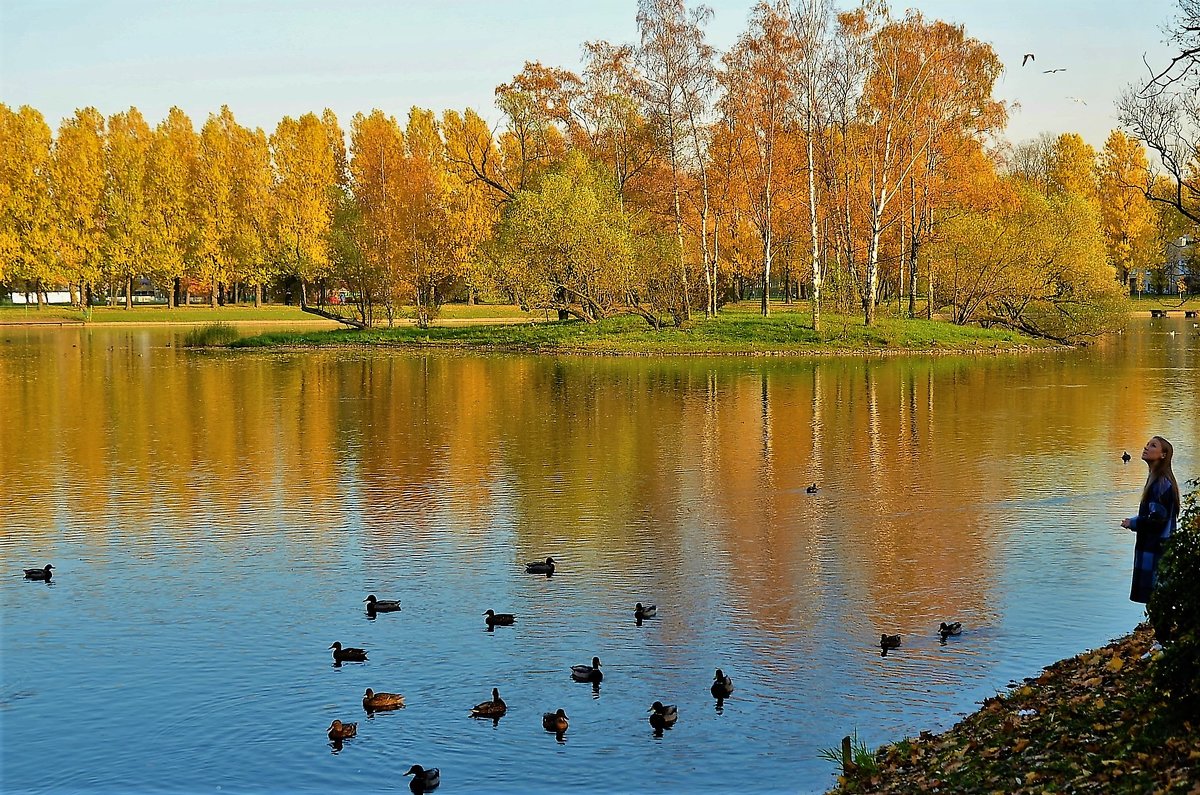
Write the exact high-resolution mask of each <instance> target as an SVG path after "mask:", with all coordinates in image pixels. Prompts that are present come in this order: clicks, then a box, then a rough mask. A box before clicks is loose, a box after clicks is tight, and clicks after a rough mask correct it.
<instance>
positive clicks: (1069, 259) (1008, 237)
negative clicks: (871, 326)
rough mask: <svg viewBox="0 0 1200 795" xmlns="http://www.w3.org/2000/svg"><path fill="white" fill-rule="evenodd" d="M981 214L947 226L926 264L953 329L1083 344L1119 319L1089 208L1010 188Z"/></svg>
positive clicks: (1095, 217)
mask: <svg viewBox="0 0 1200 795" xmlns="http://www.w3.org/2000/svg"><path fill="white" fill-rule="evenodd" d="M1007 191H1008V192H1009V195H1010V196H1011V198H1010V199H1009V200H1008V201H1006V202H1005V203H1004V204H1003V205H1001V206H998V207H995V208H992V209H991V210H990V211H988V212H973V213H967V214H963V215H960V216H957V217H955V218H953V219H950V220H947V221H946V222H945V223H944V224H943V229H942V232H941V234H940V235H939V237H938V239H937V240H935V241H933V242H932V243H931V245H930V252H929V254H930V256H933V257H937V258H938V260H939V262H940V263H941V268H942V272H943V274H944V279H943V280H944V283H945V285H946V293H947V299H948V301H949V303H950V305H951V308H952V310H953V319H954V322H956V323H967V322H971V321H977V320H983V321H986V322H989V323H995V324H1003V325H1006V326H1010V327H1012V328H1015V329H1018V330H1020V331H1023V332H1026V333H1029V334H1033V335H1035V336H1040V337H1047V338H1050V339H1054V340H1057V341H1061V342H1071V343H1076V342H1083V341H1086V340H1088V339H1090V338H1094V337H1096V336H1099V335H1100V334H1102V333H1104V332H1106V331H1109V330H1111V329H1112V328H1113V327H1114V326H1115V324H1117V323H1118V322H1119V318H1120V317H1121V316H1122V307H1121V303H1120V287H1119V285H1118V284H1117V282H1116V280H1115V279H1114V278H1113V271H1112V267H1111V266H1110V265H1109V264H1108V262H1107V258H1106V255H1105V251H1104V238H1103V235H1102V234H1101V232H1100V219H1099V214H1098V211H1097V209H1096V206H1095V204H1093V203H1092V202H1090V201H1088V200H1087V199H1086V198H1084V197H1082V196H1080V195H1078V194H1073V193H1061V192H1060V193H1056V194H1053V195H1049V196H1047V195H1046V194H1044V193H1042V192H1040V191H1038V190H1036V189H1034V188H1032V187H1031V186H1029V185H1028V184H1021V183H1016V184H1013V185H1011V186H1010V187H1009V188H1008V189H1007Z"/></svg>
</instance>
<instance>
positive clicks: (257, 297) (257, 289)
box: [254, 284, 262, 309]
mask: <svg viewBox="0 0 1200 795" xmlns="http://www.w3.org/2000/svg"><path fill="white" fill-rule="evenodd" d="M261 306H262V285H261V284H256V285H254V308H255V309H258V308H260V307H261Z"/></svg>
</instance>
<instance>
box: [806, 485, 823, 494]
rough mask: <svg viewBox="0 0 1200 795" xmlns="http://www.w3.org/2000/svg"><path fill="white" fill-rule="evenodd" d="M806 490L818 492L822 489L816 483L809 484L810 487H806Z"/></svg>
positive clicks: (813, 492) (810, 492)
mask: <svg viewBox="0 0 1200 795" xmlns="http://www.w3.org/2000/svg"><path fill="white" fill-rule="evenodd" d="M805 491H806V492H807V493H809V494H816V493H817V492H818V491H820V489H819V488H817V484H816V483H814V484H812V485H811V486H809V487H808V488H806V489H805Z"/></svg>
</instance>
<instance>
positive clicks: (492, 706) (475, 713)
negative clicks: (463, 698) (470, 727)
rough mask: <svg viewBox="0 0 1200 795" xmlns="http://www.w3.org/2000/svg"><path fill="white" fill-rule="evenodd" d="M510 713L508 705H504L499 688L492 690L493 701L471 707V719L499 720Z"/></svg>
mask: <svg viewBox="0 0 1200 795" xmlns="http://www.w3.org/2000/svg"><path fill="white" fill-rule="evenodd" d="M505 712H508V705H507V704H505V703H504V699H502V698H500V690H499V688H495V687H493V688H492V700H491V701H484V702H483V703H482V704H476V705H475V706H473V707H471V717H473V718H498V717H500V716H501V715H503V714H504V713H505Z"/></svg>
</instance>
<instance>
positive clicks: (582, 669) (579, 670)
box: [571, 657, 604, 682]
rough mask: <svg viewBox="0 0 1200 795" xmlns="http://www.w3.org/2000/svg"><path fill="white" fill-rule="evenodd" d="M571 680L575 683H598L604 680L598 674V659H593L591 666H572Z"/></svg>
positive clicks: (602, 675)
mask: <svg viewBox="0 0 1200 795" xmlns="http://www.w3.org/2000/svg"><path fill="white" fill-rule="evenodd" d="M571 678H572V679H574V680H575V681H576V682H599V681H600V680H601V679H603V678H604V674H603V673H601V672H600V658H599V657H593V658H592V664H591V665H572V666H571Z"/></svg>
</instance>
